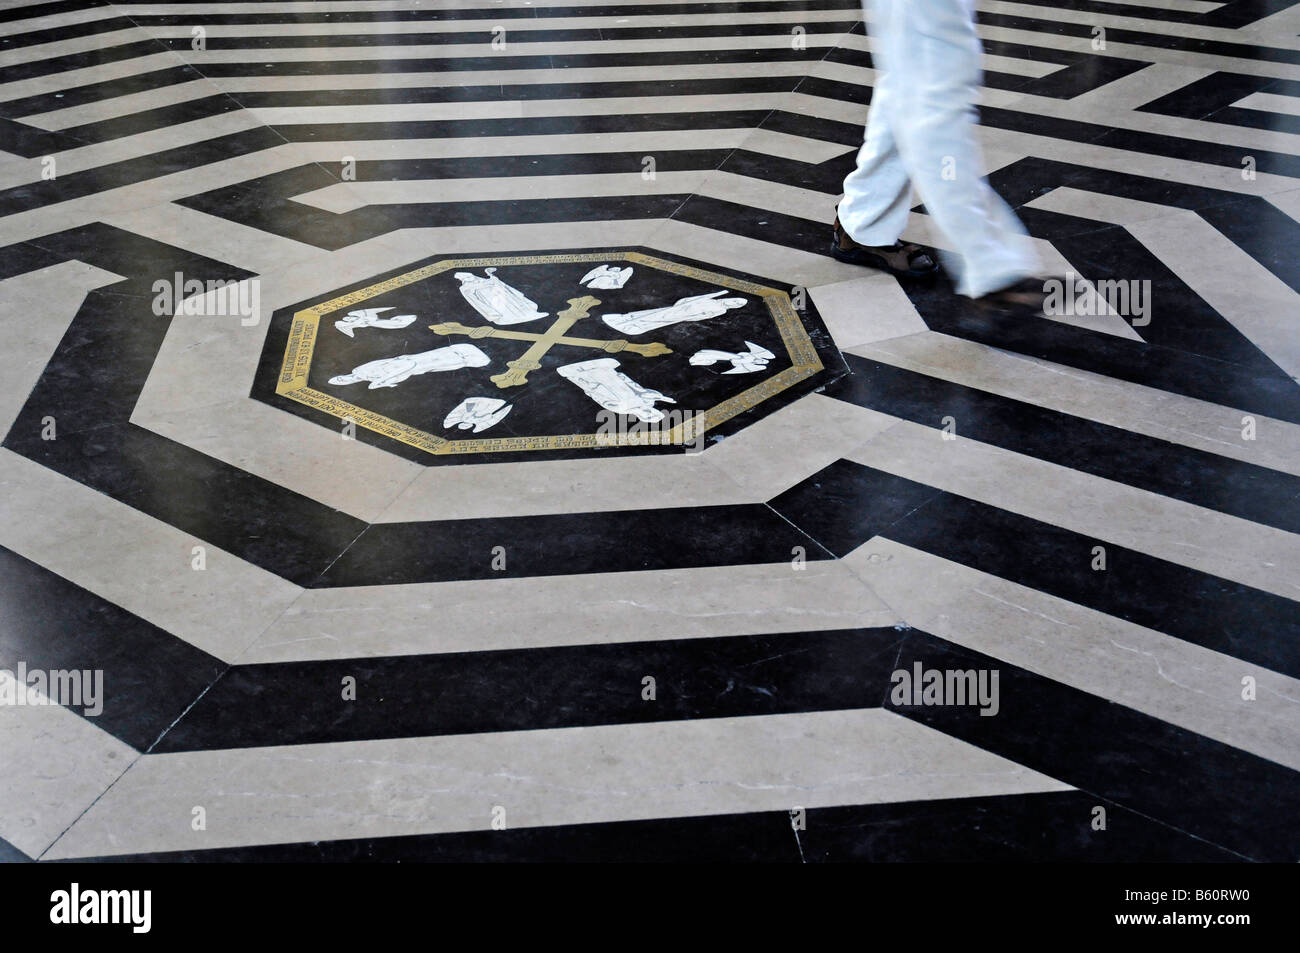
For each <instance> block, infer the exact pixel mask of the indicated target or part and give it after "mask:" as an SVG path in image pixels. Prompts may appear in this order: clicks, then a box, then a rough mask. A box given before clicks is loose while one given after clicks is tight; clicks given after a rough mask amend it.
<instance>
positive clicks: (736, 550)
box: [313, 503, 829, 588]
mask: <svg viewBox="0 0 1300 953" xmlns="http://www.w3.org/2000/svg"><path fill="white" fill-rule="evenodd" d="M496 546H502V547H504V548H505V551H506V568H505V569H504V570H494V569H493V568H492V566H493V552H492V550H493V547H496ZM800 556H802V557H804V558H806V559H809V560H816V559H826V558H829V554H827V553H825V552H823V551H822V550H820V549H819V548H818V547H817V545H816V544H815V543H814V542H813V541H812V540H811V539H809V538H808V537H807V536H805V535H804V534H803V533H801V532H799V531H798V530H797V529H795V528H794V527H793V526H791V525H790V524H789V523H787V522H786V521H785V520H783V519H782V518H781V517H780V516H778V515H777V514H776V513H774V512H773V511H772V510H771V509H770V508H768V507H766V506H764V505H763V504H761V503H752V504H739V505H734V506H687V507H679V508H674V509H666V510H619V511H615V512H602V513H565V514H548V515H543V516H526V517H525V516H520V517H499V518H482V519H468V520H441V521H439V522H433V523H379V524H376V525H373V526H371V527H370V528H369V529H367V530H366V532H365V533H364V534H363V535H362V536H361V537H360V538H359V539H357V540H356V542H354V543H353V544H352V545H351V546H349V547H348V549H347V551H346V552H344V553H343V554H342V555H341V556H339V558H338V559H337V560H336V561H335V562H334V563H333V564H331V565H330V567H329V568H328V570H326V571H325V572H324V574H323V575H322V576H321V577H320V578H319V579H318V580H317V581H316V582H315V583H314V584H313V585H314V587H316V588H321V587H335V586H363V585H364V586H374V585H397V584H402V583H415V582H435V581H446V580H451V579H493V578H499V577H500V578H508V577H512V576H559V575H570V574H573V573H592V572H636V571H641V570H648V569H688V568H693V567H699V566H739V565H750V564H755V563H780V562H790V561H791V560H793V559H795V558H796V557H800Z"/></svg>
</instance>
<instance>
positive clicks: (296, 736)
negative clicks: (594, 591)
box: [154, 619, 904, 752]
mask: <svg viewBox="0 0 1300 953" xmlns="http://www.w3.org/2000/svg"><path fill="white" fill-rule="evenodd" d="M430 626H431V628H432V630H433V631H436V630H437V627H438V623H437V621H436V619H431V620H430ZM903 637H904V635H903V633H902V632H900V631H897V630H895V629H892V628H882V629H855V630H837V631H825V632H797V633H789V634H781V635H744V636H732V637H724V638H697V639H680V640H667V641H656V642H620V643H618V644H616V645H605V644H592V645H573V646H560V647H554V648H544V649H514V650H508V651H492V652H457V653H447V654H441V655H415V656H410V655H407V656H396V657H390V658H364V659H340V660H338V661H328V662H292V663H284V664H267V665H241V666H236V667H235V668H232V669H230V670H229V671H228V672H226V674H225V675H223V676H222V678H221V679H220V680H219V681H218V682H217V683H216V684H215V685H214V686H212V688H211V689H210V690H209V691H208V692H207V693H206V694H205V695H204V696H203V698H202V700H201V701H199V703H198V704H196V705H195V706H194V707H193V708H191V709H190V710H189V711H188V712H186V713H185V716H184V717H183V718H182V719H181V720H180V721H179V722H178V723H177V724H176V725H175V726H174V727H172V728H171V730H170V731H168V732H167V734H166V735H165V736H164V737H163V738H162V739H161V741H160V742H159V744H158V745H157V746H156V747H155V748H154V751H155V752H174V751H193V750H200V749H218V748H247V747H254V746H259V745H291V744H320V743H325V742H335V741H357V740H364V739H369V738H414V737H427V736H433V735H449V734H471V733H479V732H494V731H523V730H537V729H546V728H571V727H576V726H582V725H610V724H641V723H647V722H660V721H678V720H693V719H700V718H729V717H736V716H748V715H776V714H787V713H791V712H806V711H834V710H839V709H854V708H875V707H879V706H880V705H881V703H882V701H883V699H884V696H885V693H886V692H887V691H888V689H889V677H890V673H891V672H893V670H894V669H895V668H896V665H895V659H896V658H897V657H898V652H899V649H900V647H901V646H902V642H903ZM347 676H350V677H352V678H355V679H356V686H357V697H356V699H355V701H342V700H341V699H340V696H339V692H338V691H336V690H334V689H332V688H331V686H337V685H340V684H342V679H343V678H344V677H347ZM646 676H653V677H654V679H655V687H656V697H655V699H654V700H653V701H646V700H644V699H643V698H642V697H641V695H642V691H643V685H642V679H643V678H645V677H646ZM241 713H244V714H242V715H241Z"/></svg>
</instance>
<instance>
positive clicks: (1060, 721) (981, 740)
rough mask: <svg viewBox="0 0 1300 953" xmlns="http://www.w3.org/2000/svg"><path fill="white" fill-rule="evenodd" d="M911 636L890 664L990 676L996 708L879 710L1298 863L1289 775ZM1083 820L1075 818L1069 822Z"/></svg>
mask: <svg viewBox="0 0 1300 953" xmlns="http://www.w3.org/2000/svg"><path fill="white" fill-rule="evenodd" d="M913 635H914V640H913V641H909V642H908V643H907V644H906V645H905V646H904V649H903V652H902V653H901V654H900V655H899V659H898V664H899V668H900V669H903V670H909V669H912V668H913V666H914V665H916V664H917V663H920V664H921V665H922V666H923V667H924V668H926V669H938V670H942V671H969V670H972V669H973V670H977V671H978V670H981V669H983V670H993V669H996V670H997V671H998V674H999V692H998V695H999V698H998V701H999V707H998V711H997V714H996V715H994V716H991V717H985V716H984V715H982V714H981V713H980V709H979V708H978V707H976V706H972V705H955V704H949V705H906V706H903V705H895V704H894V702H893V700H892V699H891V700H889V701H888V702H886V706H885V707H887V708H889V709H890V710H892V711H896V712H898V713H899V714H900V715H903V716H904V717H907V718H911V719H914V720H916V721H919V722H921V723H922V724H925V725H928V726H930V727H931V728H934V729H936V730H938V731H942V732H943V733H944V734H948V735H952V736H953V737H956V738H960V739H962V740H963V741H967V742H969V743H971V744H973V745H977V746H978V747H980V748H982V749H984V750H985V751H990V752H992V753H994V754H998V755H1001V756H1002V757H1004V758H1009V759H1010V760H1012V761H1015V762H1017V763H1019V764H1023V765H1025V766H1026V767H1029V768H1032V769H1034V770H1035V771H1039V772H1041V773H1043V774H1046V775H1047V776H1049V777H1052V778H1057V779H1059V780H1061V781H1064V782H1066V783H1068V784H1072V785H1074V786H1076V787H1078V788H1079V789H1081V790H1082V791H1085V792H1088V793H1089V794H1090V795H1091V796H1094V797H1099V798H1104V799H1105V800H1107V801H1113V802H1115V803H1117V804H1120V805H1122V806H1123V807H1125V808H1127V809H1128V810H1131V811H1135V812H1137V813H1139V814H1142V815H1145V816H1146V817H1149V818H1153V819H1155V820H1157V821H1160V822H1161V823H1163V824H1165V825H1168V826H1170V827H1173V828H1176V829H1178V830H1181V831H1185V832H1187V833H1189V834H1192V835H1194V836H1195V837H1198V838H1200V839H1202V840H1204V841H1207V842H1208V843H1210V844H1214V845H1216V846H1218V847H1221V848H1224V849H1226V850H1230V851H1232V852H1234V853H1235V854H1237V855H1239V857H1241V858H1247V859H1252V860H1261V861H1272V862H1281V863H1295V862H1296V861H1297V860H1300V832H1298V831H1297V830H1296V827H1295V824H1294V823H1293V822H1292V819H1293V818H1295V817H1296V816H1297V813H1298V812H1300V774H1298V773H1297V772H1295V771H1292V770H1290V769H1289V768H1285V767H1283V766H1282V765H1280V764H1277V763H1275V762H1273V761H1269V760H1267V759H1265V758H1261V757H1258V756H1256V755H1253V754H1250V753H1248V752H1246V751H1243V750H1240V749H1238V748H1234V747H1232V746H1231V745H1227V744H1224V743H1222V742H1219V741H1215V740H1213V739H1210V738H1206V737H1204V736H1202V735H1198V734H1195V733H1193V732H1190V731H1187V730H1186V729H1183V728H1179V727H1177V726H1176V725H1172V724H1169V723H1168V722H1164V721H1160V720H1159V719H1157V718H1153V717H1151V716H1149V715H1145V714H1142V713H1141V712H1138V711H1134V710H1133V709H1130V708H1125V707H1124V706H1122V705H1118V704H1115V703H1114V702H1112V701H1109V700H1107V699H1105V698H1100V697H1098V696H1096V695H1092V694H1089V693H1087V692H1083V691H1079V690H1078V689H1075V688H1071V687H1069V686H1067V685H1064V684H1062V683H1060V682H1055V681H1052V680H1050V679H1046V678H1042V677H1040V676H1038V675H1035V674H1033V673H1031V672H1027V671H1024V670H1023V669H1019V668H1016V667H1015V666H1011V665H1008V664H1007V663H1006V662H1004V661H1001V660H999V659H994V658H991V657H989V656H986V655H981V654H979V653H976V652H971V651H968V650H966V649H964V648H962V647H960V646H957V645H953V644H952V643H948V642H944V641H943V640H941V639H935V638H933V637H932V636H928V635H926V634H924V633H920V632H916V633H914V634H913ZM1292 644H1295V643H1294V642H1293V643H1292ZM1090 819H1091V818H1089V817H1088V816H1087V815H1086V814H1085V815H1084V816H1083V817H1080V818H1079V822H1080V823H1087V821H1088V820H1090ZM1108 833H1112V832H1108ZM1150 859H1158V858H1155V857H1153V858H1150Z"/></svg>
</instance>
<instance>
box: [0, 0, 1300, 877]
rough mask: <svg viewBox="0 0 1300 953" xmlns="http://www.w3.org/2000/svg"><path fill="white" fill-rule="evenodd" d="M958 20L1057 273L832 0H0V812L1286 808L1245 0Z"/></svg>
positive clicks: (92, 839)
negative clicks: (861, 252) (969, 235)
mask: <svg viewBox="0 0 1300 953" xmlns="http://www.w3.org/2000/svg"><path fill="white" fill-rule="evenodd" d="M978 31H979V34H980V37H981V38H982V40H983V44H984V50H985V63H984V66H985V71H986V72H985V77H984V82H983V86H982V87H981V90H980V97H981V102H980V129H979V132H980V136H981V138H982V143H983V147H984V153H985V160H986V165H987V169H986V170H985V171H987V173H988V175H989V177H990V181H991V182H992V184H993V186H994V187H995V188H996V189H997V191H998V192H1000V193H1001V194H1002V195H1003V196H1004V197H1005V198H1006V199H1007V200H1008V201H1009V202H1010V203H1011V205H1012V206H1013V207H1014V208H1015V209H1016V211H1017V213H1018V214H1019V216H1020V217H1021V219H1022V220H1023V222H1024V223H1025V226H1026V228H1027V229H1028V230H1029V232H1030V234H1031V236H1032V240H1033V241H1034V243H1035V244H1036V246H1037V248H1038V250H1039V252H1040V253H1041V255H1042V257H1043V259H1044V262H1045V263H1046V266H1047V268H1048V272H1049V273H1050V274H1055V275H1069V276H1071V279H1070V280H1071V284H1070V288H1071V289H1072V290H1077V291H1080V292H1081V293H1082V294H1083V295H1084V299H1087V296H1088V293H1089V289H1093V290H1094V291H1096V292H1097V293H1094V294H1092V297H1091V301H1092V302H1093V304H1094V305H1096V306H1094V307H1085V306H1083V305H1082V304H1080V305H1078V306H1077V307H1070V308H1065V309H1062V310H1061V312H1060V313H1058V314H1055V315H1053V317H1052V318H1050V319H1039V320H1033V321H1026V320H1011V319H1007V318H1001V317H989V316H986V315H984V314H983V313H981V312H979V311H977V310H976V309H974V308H973V307H971V306H970V304H969V303H968V302H967V301H965V299H962V298H959V297H957V296H956V295H955V294H954V293H953V289H952V287H951V285H950V284H948V283H947V281H946V280H940V281H938V282H933V283H928V284H927V283H923V282H920V281H916V280H912V279H905V278H904V279H896V278H894V277H892V276H890V275H888V274H884V273H880V272H873V271H869V270H866V269H864V268H860V267H856V266H854V265H850V264H845V263H842V262H840V261H837V260H836V259H834V258H833V257H832V256H831V254H830V228H831V222H832V220H833V218H834V207H835V204H836V201H837V199H838V196H839V194H840V183H841V182H842V180H843V178H844V176H845V174H846V173H847V172H848V171H849V170H850V169H851V168H852V166H853V160H854V155H855V152H856V146H857V145H858V144H859V143H860V141H861V137H862V125H863V122H864V120H865V117H866V113H867V108H868V103H869V101H870V98H871V91H872V85H873V82H874V80H875V73H874V71H873V68H872V59H871V47H872V43H871V41H870V40H869V39H868V37H867V35H866V31H865V29H864V27H863V23H862V13H861V10H860V8H859V5H858V0H726V2H723V0H600V2H596V0H563V2H559V0H555V2H552V0H323V2H290V0H264V2H228V3H221V2H197V0H176V2H113V3H109V2H105V0H49V2H31V3H29V2H18V0H0V341H2V342H3V344H2V345H0V357H2V359H3V362H4V370H3V373H0V435H3V447H2V448H0V859H4V860H13V861H26V860H40V861H53V860H67V859H87V860H93V859H103V860H123V859H127V860H137V861H143V860H148V861H153V860H197V861H246V860H248V861H261V860H267V861H276V860H310V861H351V860H756V861H760V860H761V861H792V862H798V861H809V862H811V861H822V860H830V861H838V860H858V861H908V860H943V861H966V860H981V861H984V860H1015V861H1149V860H1165V861H1169V860H1172V861H1228V862H1240V861H1289V862H1294V861H1296V860H1297V859H1300V384H1298V381H1300V333H1298V332H1300V307H1298V302H1300V297H1298V296H1297V292H1298V291H1300V259H1298V258H1297V248H1300V3H1297V2H1296V0H1115V2H1111V0H981V2H980V3H979V5H978ZM907 237H909V238H911V239H914V240H917V241H922V242H931V243H934V244H937V245H939V246H940V247H941V248H942V245H943V240H942V238H941V237H940V236H939V235H938V234H937V233H936V232H935V231H934V230H933V229H932V228H931V227H930V224H929V220H928V217H927V215H926V214H925V212H924V209H923V208H921V207H920V206H918V207H917V208H915V209H914V210H913V212H912V216H911V220H910V225H909V229H908V232H907ZM1074 276H1077V279H1076V278H1075V277H1074ZM1108 283H1109V284H1108ZM1121 285H1122V286H1123V287H1124V288H1132V289H1134V290H1133V294H1134V295H1135V296H1136V295H1137V294H1138V293H1139V290H1140V292H1141V294H1142V301H1143V302H1144V304H1143V307H1142V308H1137V307H1136V305H1135V302H1136V300H1137V299H1136V297H1135V298H1134V301H1133V302H1130V305H1133V306H1131V307H1127V308H1116V307H1111V306H1110V304H1113V299H1110V298H1107V299H1106V302H1107V303H1103V304H1099V303H1098V302H1099V300H1100V299H1099V294H1100V289H1102V288H1103V287H1107V286H1109V287H1112V288H1114V287H1120V286H1121Z"/></svg>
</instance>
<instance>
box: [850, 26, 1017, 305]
mask: <svg viewBox="0 0 1300 953" xmlns="http://www.w3.org/2000/svg"><path fill="white" fill-rule="evenodd" d="M973 6H974V3H973V0H884V2H881V3H878V4H877V6H876V7H875V9H874V11H873V12H874V14H875V15H876V16H880V17H883V22H882V23H880V24H878V25H876V26H877V30H876V33H875V35H876V36H877V37H878V38H879V39H878V47H879V49H878V53H877V58H878V59H879V60H881V61H882V62H883V65H884V68H885V70H886V72H887V74H888V75H889V76H890V78H891V81H892V82H893V85H892V87H891V89H890V101H889V105H890V108H891V111H892V115H893V116H894V117H895V121H894V122H893V123H891V126H890V128H891V131H892V133H893V136H894V139H895V140H896V143H897V147H898V152H899V155H900V157H901V159H902V163H903V165H904V167H905V168H906V170H907V172H908V173H910V175H911V180H912V183H913V185H914V186H915V187H916V190H917V192H918V193H919V195H920V197H921V201H922V202H923V203H924V205H925V210H926V212H927V213H929V215H930V217H931V219H933V221H934V223H935V225H936V226H937V227H938V229H939V231H940V232H941V233H942V234H943V235H944V237H945V239H946V244H947V245H948V247H950V248H951V249H953V251H954V253H955V258H956V261H955V263H954V264H955V269H954V270H955V271H956V275H955V278H956V281H957V290H958V291H959V292H960V293H961V294H964V295H968V296H970V297H979V296H981V295H985V294H988V293H990V292H994V291H998V290H1000V289H1003V288H1006V287H1008V286H1011V285H1015V284H1016V283H1017V282H1020V281H1023V280H1024V279H1026V278H1029V277H1031V276H1033V275H1034V274H1036V273H1037V271H1038V268H1039V263H1038V260H1037V256H1036V255H1035V254H1034V252H1033V249H1032V247H1031V246H1030V243H1029V239H1028V237H1027V236H1026V235H1025V232H1024V228H1023V227H1022V226H1021V224H1020V222H1019V220H1018V219H1017V218H1016V216H1015V213H1014V212H1012V211H1011V209H1010V208H1009V207H1008V206H1007V204H1006V203H1005V202H1004V201H1003V200H1002V198H1001V197H1000V196H999V195H998V194H997V193H996V192H994V191H993V189H992V188H991V187H990V186H989V184H988V182H987V181H986V180H985V179H984V176H983V174H982V172H983V161H982V158H981V155H980V149H979V143H978V140H977V139H976V134H975V107H974V98H975V95H976V87H977V86H978V84H979V82H980V77H981V65H980V56H981V52H982V50H981V46H980V41H979V37H978V35H977V34H976V32H975V24H974V19H973Z"/></svg>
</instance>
